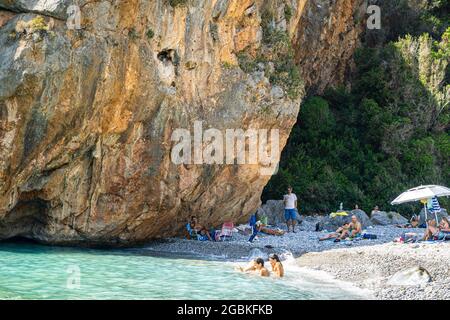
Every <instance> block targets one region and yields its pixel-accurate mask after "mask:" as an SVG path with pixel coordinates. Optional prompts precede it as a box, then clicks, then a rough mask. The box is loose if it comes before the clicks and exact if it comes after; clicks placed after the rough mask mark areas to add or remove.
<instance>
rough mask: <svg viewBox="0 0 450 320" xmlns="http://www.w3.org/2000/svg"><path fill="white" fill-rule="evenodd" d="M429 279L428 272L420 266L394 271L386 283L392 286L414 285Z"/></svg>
mask: <svg viewBox="0 0 450 320" xmlns="http://www.w3.org/2000/svg"><path fill="white" fill-rule="evenodd" d="M430 281H431V276H430V273H429V272H428V271H427V270H426V269H425V268H422V267H413V268H409V269H406V270H402V271H399V272H397V273H395V274H394V275H393V276H392V277H391V278H389V280H388V281H387V284H389V285H394V286H416V285H422V284H427V283H428V282H430Z"/></svg>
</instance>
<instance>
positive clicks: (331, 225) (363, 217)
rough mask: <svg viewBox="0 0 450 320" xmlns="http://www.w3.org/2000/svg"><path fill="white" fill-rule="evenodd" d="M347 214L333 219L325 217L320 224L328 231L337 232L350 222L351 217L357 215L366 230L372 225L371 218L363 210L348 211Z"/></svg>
mask: <svg viewBox="0 0 450 320" xmlns="http://www.w3.org/2000/svg"><path fill="white" fill-rule="evenodd" d="M338 212H339V211H338ZM347 213H348V215H347V216H336V217H333V218H332V217H330V216H329V215H328V216H324V217H323V218H322V221H321V222H320V223H321V227H322V228H323V229H325V230H328V231H333V230H336V229H337V228H339V227H340V226H342V225H343V224H344V223H345V222H350V221H351V217H352V216H353V215H355V216H356V217H357V218H358V220H359V221H360V222H361V224H362V227H363V228H366V227H368V226H371V225H372V222H371V221H370V219H369V216H368V215H367V214H366V213H365V212H364V211H363V210H360V209H355V210H352V211H347Z"/></svg>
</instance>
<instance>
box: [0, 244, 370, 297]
mask: <svg viewBox="0 0 450 320" xmlns="http://www.w3.org/2000/svg"><path fill="white" fill-rule="evenodd" d="M235 265H236V264H235V263H231V262H224V261H211V260H198V259H197V260H196V259H187V258H176V257H172V256H168V255H161V256H155V254H154V253H153V254H150V253H149V252H148V251H147V250H145V249H133V250H129V249H128V250H91V249H75V248H61V247H48V246H40V245H34V244H23V243H20V244H0V299H358V298H364V297H365V295H363V294H362V293H361V292H358V291H355V290H356V289H355V288H347V287H345V286H342V285H340V284H338V283H336V282H333V281H330V280H323V279H320V277H317V276H316V275H311V274H310V273H309V272H305V271H304V270H302V269H299V268H296V267H294V266H293V265H292V266H291V264H290V263H287V264H286V266H285V268H286V277H285V278H283V279H276V278H260V277H257V276H254V275H249V274H242V273H239V272H236V271H234V266H235ZM78 271H79V279H80V281H79V282H77V279H78V278H77V272H78ZM78 283H79V286H78V285H77V284H78Z"/></svg>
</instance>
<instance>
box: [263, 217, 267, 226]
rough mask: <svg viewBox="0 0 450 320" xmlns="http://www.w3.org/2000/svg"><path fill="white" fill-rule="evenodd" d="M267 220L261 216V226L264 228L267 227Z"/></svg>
mask: <svg viewBox="0 0 450 320" xmlns="http://www.w3.org/2000/svg"><path fill="white" fill-rule="evenodd" d="M267 220H268V218H267V216H262V217H261V223H262V224H263V225H265V226H267V225H268V223H267Z"/></svg>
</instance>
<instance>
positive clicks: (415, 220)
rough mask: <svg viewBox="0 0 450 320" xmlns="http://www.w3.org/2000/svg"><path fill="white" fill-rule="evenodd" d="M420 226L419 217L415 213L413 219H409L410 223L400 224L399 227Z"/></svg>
mask: <svg viewBox="0 0 450 320" xmlns="http://www.w3.org/2000/svg"><path fill="white" fill-rule="evenodd" d="M418 226H419V217H417V216H416V215H414V216H413V217H412V218H411V220H409V223H407V224H398V225H397V228H417V227H418Z"/></svg>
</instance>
